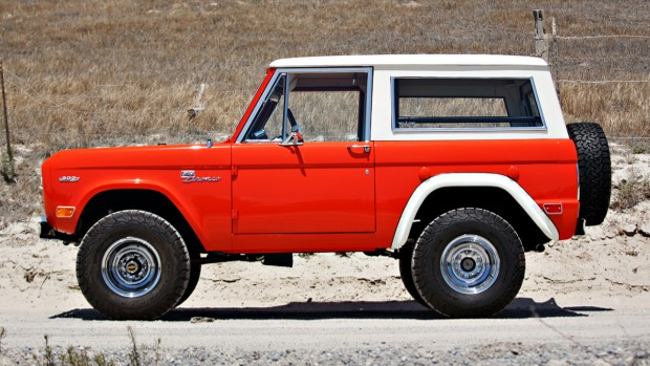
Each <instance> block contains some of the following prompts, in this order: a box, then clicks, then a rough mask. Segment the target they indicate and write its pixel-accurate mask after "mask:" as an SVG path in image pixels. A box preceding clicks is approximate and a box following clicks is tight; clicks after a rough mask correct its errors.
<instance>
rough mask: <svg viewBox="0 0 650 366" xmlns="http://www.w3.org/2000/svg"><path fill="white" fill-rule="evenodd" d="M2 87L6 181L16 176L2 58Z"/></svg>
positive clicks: (4, 174)
mask: <svg viewBox="0 0 650 366" xmlns="http://www.w3.org/2000/svg"><path fill="white" fill-rule="evenodd" d="M0 89H2V112H3V115H4V120H5V137H6V139H7V158H8V159H7V161H6V162H5V161H3V162H2V175H3V177H4V179H5V181H7V182H12V181H13V180H14V177H15V168H14V154H13V152H12V151H11V139H10V136H9V116H8V115H7V96H6V94H5V77H4V69H3V65H2V60H0ZM3 160H4V159H3Z"/></svg>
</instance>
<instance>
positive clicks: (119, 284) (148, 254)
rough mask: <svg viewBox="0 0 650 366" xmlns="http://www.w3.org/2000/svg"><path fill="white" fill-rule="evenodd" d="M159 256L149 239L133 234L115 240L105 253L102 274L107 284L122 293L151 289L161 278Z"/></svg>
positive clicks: (130, 294) (131, 294)
mask: <svg viewBox="0 0 650 366" xmlns="http://www.w3.org/2000/svg"><path fill="white" fill-rule="evenodd" d="M160 275H161V270H160V257H159V256H158V251H157V250H156V249H155V248H154V247H153V245H151V244H150V243H149V242H147V241H145V240H142V239H139V238H133V237H127V238H123V239H120V240H118V241H116V242H115V243H113V244H111V246H110V247H109V248H108V250H106V253H104V258H103V259H102V277H103V278H104V282H105V283H106V285H107V286H108V288H109V289H110V290H111V291H113V292H114V293H115V294H117V295H120V296H122V297H129V298H134V297H140V296H144V295H146V294H148V293H150V292H151V291H152V290H153V289H154V288H155V287H156V285H157V284H158V282H159V281H160Z"/></svg>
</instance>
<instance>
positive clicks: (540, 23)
mask: <svg viewBox="0 0 650 366" xmlns="http://www.w3.org/2000/svg"><path fill="white" fill-rule="evenodd" d="M533 16H534V17H535V54H536V55H537V57H541V58H543V59H544V61H546V62H548V39H547V38H546V30H545V29H544V22H545V18H544V10H542V9H535V10H533Z"/></svg>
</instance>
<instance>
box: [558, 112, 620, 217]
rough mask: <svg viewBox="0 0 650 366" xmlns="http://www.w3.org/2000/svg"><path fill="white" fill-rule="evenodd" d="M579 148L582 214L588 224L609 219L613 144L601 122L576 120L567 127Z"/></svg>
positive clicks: (577, 148)
mask: <svg viewBox="0 0 650 366" xmlns="http://www.w3.org/2000/svg"><path fill="white" fill-rule="evenodd" d="M566 127H567V131H568V132H569V137H570V138H571V140H573V142H574V143H575V145H576V150H577V151H578V169H579V172H580V213H579V217H580V218H583V219H585V223H586V225H588V226H592V225H599V224H601V223H602V222H603V220H605V216H606V215H607V208H608V207H609V199H610V195H611V188H612V163H611V160H610V155H609V144H608V143H607V137H606V136H605V132H604V131H603V129H602V127H600V125H599V124H597V123H586V122H585V123H572V124H569V125H567V126H566Z"/></svg>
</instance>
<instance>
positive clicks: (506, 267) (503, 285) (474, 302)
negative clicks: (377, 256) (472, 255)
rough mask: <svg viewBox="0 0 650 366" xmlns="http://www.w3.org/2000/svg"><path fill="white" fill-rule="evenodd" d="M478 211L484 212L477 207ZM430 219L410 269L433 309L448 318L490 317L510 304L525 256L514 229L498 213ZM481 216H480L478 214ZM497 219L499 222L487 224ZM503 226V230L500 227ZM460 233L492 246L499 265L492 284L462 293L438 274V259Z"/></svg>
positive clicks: (421, 292)
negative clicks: (473, 236)
mask: <svg viewBox="0 0 650 366" xmlns="http://www.w3.org/2000/svg"><path fill="white" fill-rule="evenodd" d="M479 212H480V213H482V214H483V213H488V211H483V210H479ZM471 216H472V215H465V217H464V218H462V219H451V220H450V219H449V218H445V217H444V215H443V217H441V218H442V220H440V219H441V218H438V219H436V220H434V221H433V222H432V223H431V224H430V225H429V227H428V228H427V229H426V230H425V232H424V233H423V235H422V236H421V237H420V239H419V240H418V243H417V244H416V248H415V250H414V258H413V261H414V262H413V268H414V277H415V284H416V288H417V289H418V292H419V294H420V295H421V297H422V298H423V299H424V301H425V302H426V303H427V304H428V305H429V306H430V307H431V308H433V309H434V310H436V311H437V312H439V313H441V314H442V315H445V316H451V317H484V316H490V315H492V314H494V313H496V312H498V311H500V310H501V309H503V308H504V307H505V306H507V304H508V303H510V302H511V301H512V300H513V299H514V297H515V296H516V295H517V293H518V292H519V289H520V287H521V284H522V282H523V278H524V271H525V259H524V254H523V248H522V245H521V241H520V239H519V237H518V236H517V234H516V233H515V231H514V229H512V227H511V226H510V225H509V224H507V222H505V221H504V220H503V219H501V218H500V217H499V216H497V215H495V214H493V213H488V218H487V220H485V219H483V218H482V217H480V218H470V217H471ZM482 216H483V215H482ZM492 219H495V220H497V219H500V220H499V223H500V224H505V225H497V226H495V224H494V223H491V222H489V221H491V220H492ZM504 226H505V227H506V229H505V230H504ZM463 235H478V236H480V237H482V238H484V239H486V240H488V241H489V242H490V243H491V244H492V245H493V246H494V248H495V249H496V252H497V255H498V257H499V261H500V266H499V271H498V274H497V278H496V280H495V281H494V283H493V284H492V285H491V286H490V287H488V288H487V289H485V290H484V291H483V292H480V293H476V294H463V293H460V292H458V291H456V290H455V289H453V288H451V287H450V286H449V285H448V284H447V282H446V281H445V279H444V278H443V275H442V270H441V268H440V267H441V266H440V264H441V259H442V255H443V252H444V250H445V248H447V246H448V245H449V244H450V243H451V242H452V241H453V240H454V239H456V238H458V237H460V236H463Z"/></svg>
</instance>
